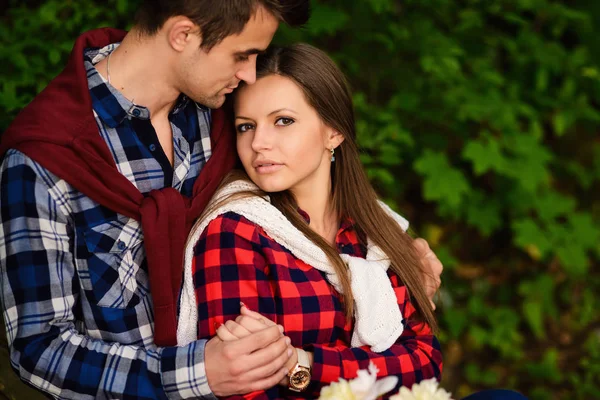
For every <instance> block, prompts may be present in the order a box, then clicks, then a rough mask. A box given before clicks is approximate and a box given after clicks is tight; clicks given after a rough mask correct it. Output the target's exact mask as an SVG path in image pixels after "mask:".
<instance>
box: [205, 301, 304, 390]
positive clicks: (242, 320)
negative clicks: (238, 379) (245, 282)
mask: <svg viewBox="0 0 600 400" xmlns="http://www.w3.org/2000/svg"><path fill="white" fill-rule="evenodd" d="M275 325H277V324H276V323H275V322H273V321H271V320H270V319H268V318H266V317H264V316H262V315H261V314H259V313H257V312H255V311H252V310H250V309H249V308H248V307H246V305H245V304H244V303H241V306H240V316H238V317H237V318H236V319H235V321H233V320H230V321H227V322H225V323H224V324H223V325H221V326H219V328H218V329H217V336H218V337H219V339H221V340H222V341H224V342H225V341H231V340H236V339H241V338H244V337H246V336H249V335H251V334H252V333H255V332H258V331H262V330H264V329H266V328H269V327H271V326H275ZM282 329H283V327H282ZM290 353H291V354H290ZM288 354H290V359H289V360H288V362H287V363H286V364H285V368H287V370H288V371H290V370H291V369H292V368H294V366H295V365H296V363H297V362H298V352H297V351H296V348H295V347H292V346H291V344H290V343H288ZM309 358H311V359H312V357H309ZM279 384H280V385H282V386H286V387H287V386H288V377H287V376H286V377H284V378H283V379H282V380H281V381H280V382H279Z"/></svg>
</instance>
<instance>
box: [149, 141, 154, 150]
mask: <svg viewBox="0 0 600 400" xmlns="http://www.w3.org/2000/svg"><path fill="white" fill-rule="evenodd" d="M149 148H150V151H154V150H156V145H155V144H154V143H152V144H151V145H150V146H149Z"/></svg>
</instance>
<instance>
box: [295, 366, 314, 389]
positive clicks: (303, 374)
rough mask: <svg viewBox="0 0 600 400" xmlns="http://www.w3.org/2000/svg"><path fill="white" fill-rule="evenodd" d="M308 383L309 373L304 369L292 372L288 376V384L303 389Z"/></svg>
mask: <svg viewBox="0 0 600 400" xmlns="http://www.w3.org/2000/svg"><path fill="white" fill-rule="evenodd" d="M309 383H310V373H309V372H308V371H305V370H299V371H296V372H294V374H292V376H291V377H290V385H291V386H292V387H295V388H298V389H304V388H305V387H307V386H308V384H309Z"/></svg>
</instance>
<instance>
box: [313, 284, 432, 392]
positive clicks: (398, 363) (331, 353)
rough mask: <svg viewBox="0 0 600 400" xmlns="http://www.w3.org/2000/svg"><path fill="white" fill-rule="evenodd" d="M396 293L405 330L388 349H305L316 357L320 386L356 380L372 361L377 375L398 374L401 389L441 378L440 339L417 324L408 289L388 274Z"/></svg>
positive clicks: (342, 346) (333, 347)
mask: <svg viewBox="0 0 600 400" xmlns="http://www.w3.org/2000/svg"><path fill="white" fill-rule="evenodd" d="M389 275H390V279H391V281H392V286H393V287H394V291H395V292H396V298H397V300H398V306H399V307H400V310H401V311H402V315H403V316H404V321H403V323H404V331H403V332H402V335H401V336H400V337H399V338H398V340H397V341H396V343H395V344H394V345H392V347H390V348H389V349H388V350H386V351H384V352H381V353H375V352H373V351H370V348H369V347H368V346H362V347H349V346H344V345H336V346H329V345H311V346H308V347H307V348H306V350H307V351H312V352H313V354H314V362H313V369H312V380H313V381H314V382H318V383H320V384H321V385H325V384H329V383H330V382H335V381H337V380H338V379H339V378H344V379H346V380H348V379H353V378H355V377H356V375H357V371H358V370H359V369H367V368H368V366H369V363H370V362H373V364H375V365H376V366H377V368H378V369H379V373H378V376H380V377H383V376H390V375H395V376H397V377H398V380H399V382H398V386H397V388H398V387H400V386H407V387H410V386H411V385H412V384H413V383H415V382H419V381H421V380H423V379H429V378H437V379H438V380H440V379H441V372H442V353H441V350H440V344H439V342H438V340H437V338H436V337H435V336H434V335H433V333H432V331H431V328H430V327H429V325H427V324H426V323H424V322H422V321H418V320H417V319H416V318H415V317H416V309H415V308H414V306H413V305H412V303H411V301H410V297H409V296H408V292H407V290H406V287H405V286H403V285H401V284H400V283H399V279H398V277H397V276H396V275H393V274H392V273H390V274H389Z"/></svg>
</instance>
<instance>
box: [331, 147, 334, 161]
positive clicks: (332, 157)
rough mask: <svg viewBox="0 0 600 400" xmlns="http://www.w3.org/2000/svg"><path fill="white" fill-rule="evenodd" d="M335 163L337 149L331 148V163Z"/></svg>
mask: <svg viewBox="0 0 600 400" xmlns="http://www.w3.org/2000/svg"><path fill="white" fill-rule="evenodd" d="M334 161H335V147H332V148H331V162H334Z"/></svg>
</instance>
